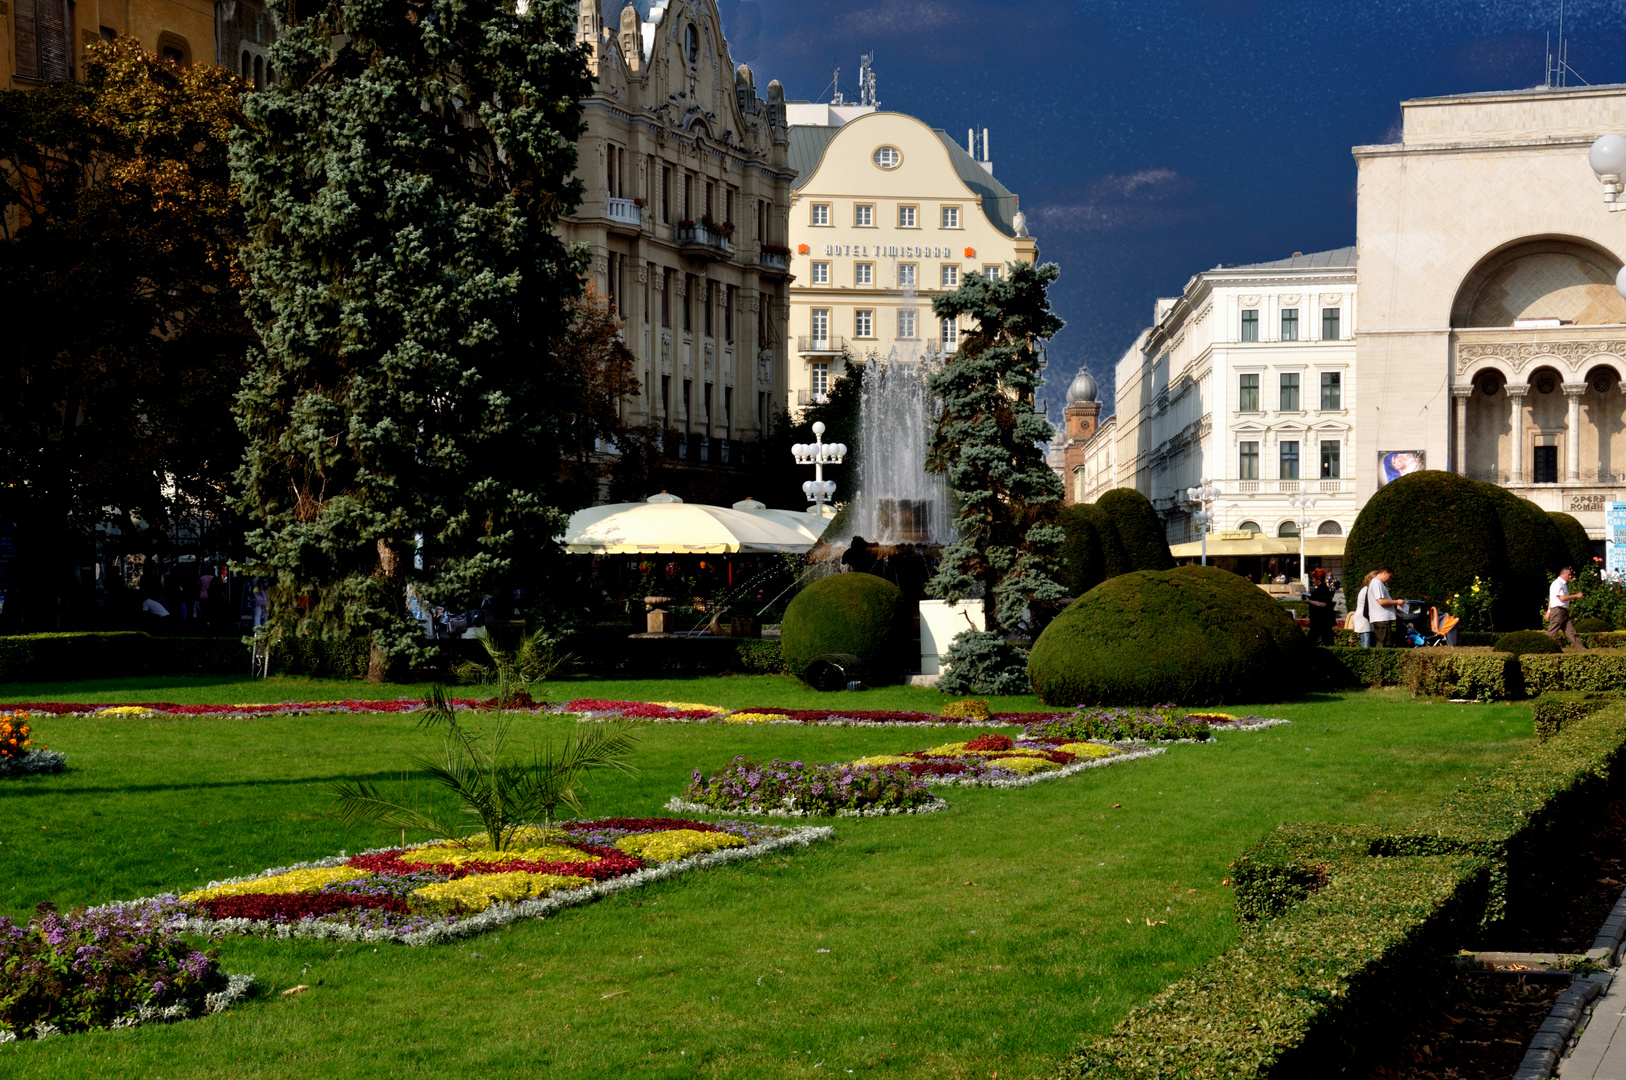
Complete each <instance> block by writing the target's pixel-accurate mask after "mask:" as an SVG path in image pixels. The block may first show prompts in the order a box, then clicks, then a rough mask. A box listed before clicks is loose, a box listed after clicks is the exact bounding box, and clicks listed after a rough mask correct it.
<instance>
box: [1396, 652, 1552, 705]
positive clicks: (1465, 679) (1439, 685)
mask: <svg viewBox="0 0 1626 1080" xmlns="http://www.w3.org/2000/svg"><path fill="white" fill-rule="evenodd" d="M1402 651H1407V650H1402ZM1409 651H1410V653H1411V655H1410V656H1407V657H1406V658H1405V659H1404V660H1403V661H1402V662H1401V666H1402V671H1403V680H1402V683H1401V685H1402V686H1404V687H1405V688H1406V689H1408V690H1410V691H1411V692H1412V694H1413V695H1414V696H1417V697H1443V698H1469V699H1472V700H1474V701H1512V700H1513V699H1515V698H1521V697H1523V696H1524V672H1523V670H1522V669H1521V668H1520V666H1519V660H1520V658H1519V657H1517V656H1513V655H1511V654H1509V653H1504V652H1497V651H1495V650H1493V649H1412V650H1409Z"/></svg>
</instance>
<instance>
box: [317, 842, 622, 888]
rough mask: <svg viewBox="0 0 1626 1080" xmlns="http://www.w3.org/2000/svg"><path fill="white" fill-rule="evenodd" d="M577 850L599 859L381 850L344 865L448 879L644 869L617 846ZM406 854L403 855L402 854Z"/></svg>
mask: <svg viewBox="0 0 1626 1080" xmlns="http://www.w3.org/2000/svg"><path fill="white" fill-rule="evenodd" d="M579 850H581V851H584V852H586V853H587V854H589V855H597V856H598V857H599V861H598V862H541V861H537V860H532V859H506V860H504V861H502V862H477V863H430V862H414V861H412V858H411V852H409V851H400V850H397V851H380V852H376V853H374V854H372V855H355V856H352V857H351V858H350V860H349V861H348V862H347V863H346V864H345V865H346V866H351V867H354V868H355V869H357V870H366V871H368V872H370V873H374V874H402V875H404V874H416V873H418V872H419V871H421V870H429V871H431V872H433V873H436V874H441V875H443V876H445V877H448V878H454V879H455V878H465V877H469V876H471V875H478V874H507V873H512V872H514V871H520V872H523V873H526V874H565V875H568V876H570V877H584V878H591V879H592V880H593V881H608V880H610V879H611V878H618V877H623V876H625V875H627V874H631V873H633V872H634V871H637V870H642V869H643V868H644V861H643V860H642V859H638V858H634V857H633V856H631V855H628V854H627V853H626V852H624V851H622V850H621V849H620V848H610V847H593V846H590V845H587V844H582V845H579ZM403 856H405V857H403Z"/></svg>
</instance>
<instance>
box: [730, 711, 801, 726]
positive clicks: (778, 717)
mask: <svg viewBox="0 0 1626 1080" xmlns="http://www.w3.org/2000/svg"><path fill="white" fill-rule="evenodd" d="M789 719H790V717H788V716H786V715H785V714H784V713H776V712H737V713H730V714H729V715H728V716H726V717H724V718H723V722H724V723H727V724H772V723H776V722H779V721H783V720H789Z"/></svg>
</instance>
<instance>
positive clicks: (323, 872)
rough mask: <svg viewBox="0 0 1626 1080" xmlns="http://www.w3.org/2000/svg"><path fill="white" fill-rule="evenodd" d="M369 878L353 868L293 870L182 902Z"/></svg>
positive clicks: (308, 888)
mask: <svg viewBox="0 0 1626 1080" xmlns="http://www.w3.org/2000/svg"><path fill="white" fill-rule="evenodd" d="M366 876H367V871H365V870H357V869H355V868H354V867H350V866H329V867H326V868H324V869H320V870H290V871H288V872H287V873H286V874H276V875H274V876H272V877H262V878H255V879H253V880H252V881H238V882H234V883H232V884H230V885H216V886H214V887H213V888H210V889H198V890H197V891H196V892H189V893H186V894H185V895H184V896H182V897H181V899H182V900H214V899H216V898H218V897H222V896H248V895H251V894H255V893H297V892H317V891H318V890H320V889H321V888H322V886H324V885H332V884H335V883H337V882H340V881H355V880H356V879H357V878H364V877H366Z"/></svg>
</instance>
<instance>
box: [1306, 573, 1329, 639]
mask: <svg viewBox="0 0 1626 1080" xmlns="http://www.w3.org/2000/svg"><path fill="white" fill-rule="evenodd" d="M1305 602H1306V603H1308V604H1309V605H1310V644H1312V645H1327V646H1331V645H1332V624H1333V621H1334V620H1335V618H1336V613H1335V612H1334V611H1333V610H1332V589H1330V588H1329V587H1328V586H1327V572H1326V571H1325V570H1323V569H1321V568H1320V567H1319V566H1318V567H1316V568H1315V569H1314V570H1312V571H1310V591H1309V593H1307V594H1306V595H1305Z"/></svg>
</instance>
